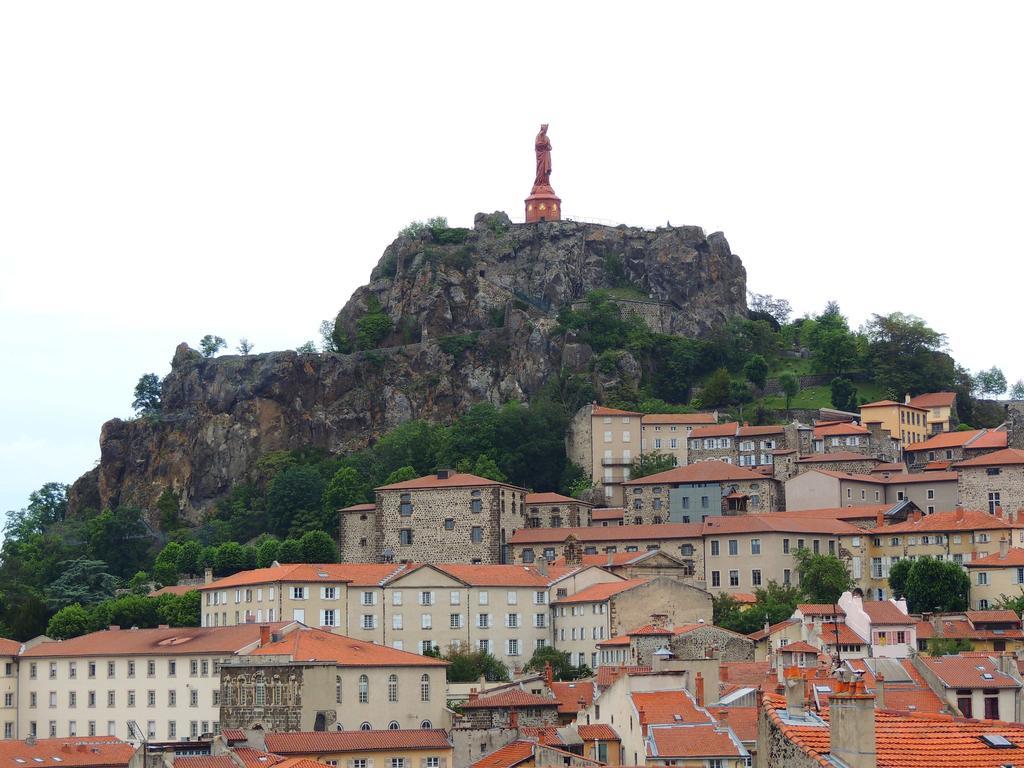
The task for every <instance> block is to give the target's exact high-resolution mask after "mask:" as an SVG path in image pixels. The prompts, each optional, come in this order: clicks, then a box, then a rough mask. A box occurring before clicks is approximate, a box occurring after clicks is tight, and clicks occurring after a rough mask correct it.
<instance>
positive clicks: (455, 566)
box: [434, 563, 579, 589]
mask: <svg viewBox="0 0 1024 768" xmlns="http://www.w3.org/2000/svg"><path fill="white" fill-rule="evenodd" d="M434 567H435V568H437V569H438V570H439V571H443V572H444V573H447V574H448V575H449V576H452V577H453V578H456V579H458V580H459V581H463V582H465V583H466V584H470V585H472V586H474V587H537V588H538V589H540V588H543V587H546V586H548V585H549V584H551V582H552V581H554V580H555V579H558V578H560V577H562V576H564V575H565V574H567V573H569V572H570V571H572V570H579V568H578V567H572V568H567V567H564V566H563V567H561V568H551V567H549V568H548V573H547V575H545V574H543V573H541V572H540V571H539V570H537V568H536V567H535V566H532V565H473V564H469V563H442V564H438V565H435V566H434Z"/></svg>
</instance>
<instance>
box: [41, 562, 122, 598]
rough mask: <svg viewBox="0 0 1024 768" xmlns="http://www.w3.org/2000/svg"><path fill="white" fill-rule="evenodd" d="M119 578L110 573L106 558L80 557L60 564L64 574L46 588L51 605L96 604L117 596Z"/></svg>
mask: <svg viewBox="0 0 1024 768" xmlns="http://www.w3.org/2000/svg"><path fill="white" fill-rule="evenodd" d="M116 588H117V578H116V577H115V576H113V575H111V574H110V573H107V564H106V563H105V562H103V561H102V560H89V559H86V558H84V557H80V558H78V559H76V560H69V561H66V562H63V563H61V564H60V575H59V576H57V578H56V579H55V580H54V581H53V583H51V584H50V586H49V587H47V589H46V602H47V604H48V605H49V606H50V608H51V609H54V610H56V609H60V608H63V607H64V606H67V605H73V604H78V605H92V604H93V603H99V602H101V601H103V600H106V599H108V598H111V597H113V596H114V590H115V589H116Z"/></svg>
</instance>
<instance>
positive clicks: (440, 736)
mask: <svg viewBox="0 0 1024 768" xmlns="http://www.w3.org/2000/svg"><path fill="white" fill-rule="evenodd" d="M265 743H266V745H267V749H268V750H270V751H271V752H273V753H274V754H278V755H312V754H317V753H320V754H330V753H332V752H365V751H371V750H382V749H432V750H437V749H451V746H452V745H451V742H450V741H449V740H448V735H447V734H446V733H445V732H444V731H443V730H442V729H440V728H406V729H397V730H393V731H392V730H379V731H299V732H295V733H267V734H266V736H265Z"/></svg>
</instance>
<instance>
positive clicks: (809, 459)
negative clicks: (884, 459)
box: [796, 451, 878, 464]
mask: <svg viewBox="0 0 1024 768" xmlns="http://www.w3.org/2000/svg"><path fill="white" fill-rule="evenodd" d="M796 461H797V463H798V464H829V463H832V462H835V461H842V462H847V461H863V462H865V463H867V464H877V463H878V459H876V458H875V457H874V456H868V455H867V454H863V453H857V452H856V451H833V452H832V453H809V454H807V455H806V456H801V457H800V458H799V459H797V460H796Z"/></svg>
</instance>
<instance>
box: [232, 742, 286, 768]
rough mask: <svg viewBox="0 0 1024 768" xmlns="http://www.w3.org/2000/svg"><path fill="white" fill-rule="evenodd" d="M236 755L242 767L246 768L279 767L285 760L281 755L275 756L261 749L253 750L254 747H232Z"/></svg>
mask: <svg viewBox="0 0 1024 768" xmlns="http://www.w3.org/2000/svg"><path fill="white" fill-rule="evenodd" d="M232 749H233V750H234V753H235V757H237V758H238V759H239V760H241V761H242V765H243V766H245V768H269V766H272V765H277V764H278V763H280V762H281V761H282V760H284V759H285V758H283V757H281V756H280V755H274V754H271V753H270V752H264V751H263V750H260V749H253V748H252V747H241V746H238V747H232Z"/></svg>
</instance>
